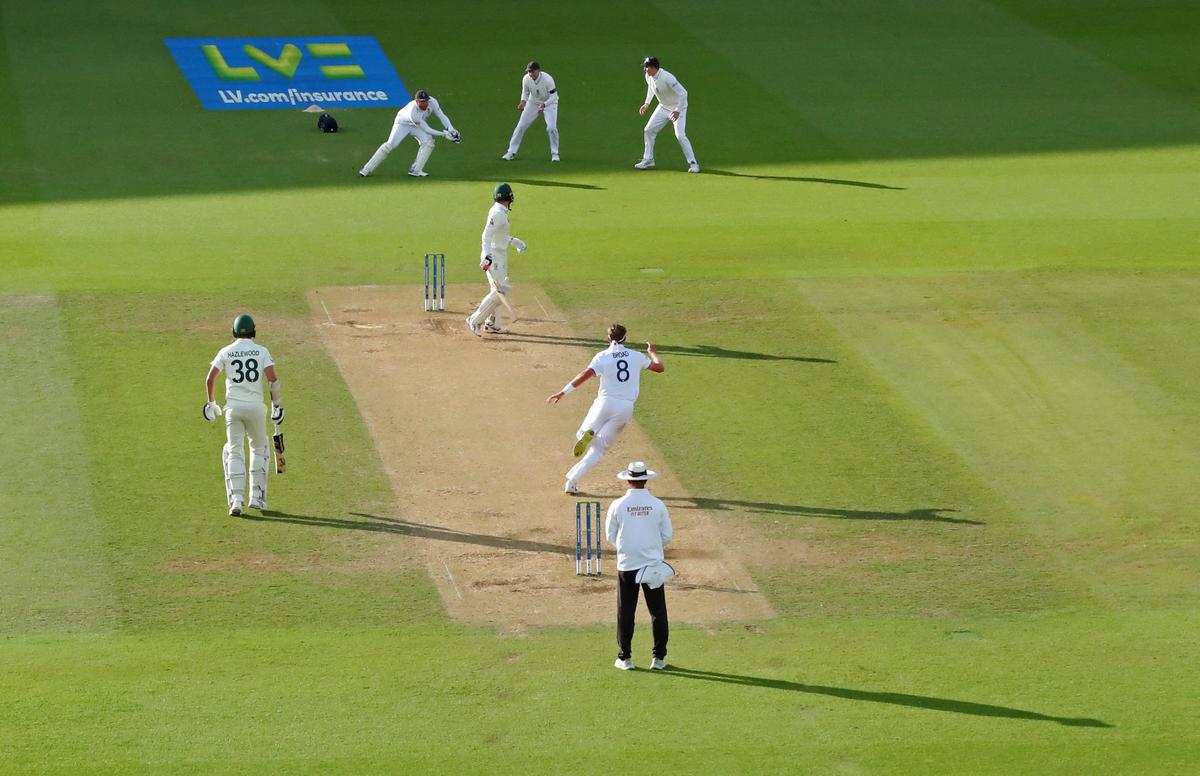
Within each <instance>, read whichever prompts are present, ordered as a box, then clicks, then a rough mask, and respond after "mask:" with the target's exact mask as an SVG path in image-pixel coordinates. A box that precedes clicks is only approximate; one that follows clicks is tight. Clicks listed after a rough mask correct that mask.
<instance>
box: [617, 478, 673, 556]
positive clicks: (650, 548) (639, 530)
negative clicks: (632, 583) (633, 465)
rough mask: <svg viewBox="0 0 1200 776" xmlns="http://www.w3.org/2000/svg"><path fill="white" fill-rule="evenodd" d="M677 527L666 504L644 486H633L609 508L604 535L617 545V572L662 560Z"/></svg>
mask: <svg viewBox="0 0 1200 776" xmlns="http://www.w3.org/2000/svg"><path fill="white" fill-rule="evenodd" d="M673 533H674V529H673V528H672V527H671V515H670V513H669V512H667V505H666V504H664V503H662V502H661V501H659V500H658V499H657V498H655V496H654V495H653V494H652V493H650V491H648V490H646V489H645V488H630V489H629V490H627V491H625V495H624V496H622V497H621V498H619V499H617V500H616V501H614V502H613V503H612V504H611V505H610V506H609V508H608V518H607V519H606V520H605V522H604V535H605V536H606V537H607V538H608V543H609V544H611V545H613V546H615V547H616V548H617V571H633V570H634V569H640V568H642V567H643V566H649V565H650V564H651V563H656V562H659V561H661V560H663V545H665V544H667V543H668V542H670V541H671V536H672V534H673Z"/></svg>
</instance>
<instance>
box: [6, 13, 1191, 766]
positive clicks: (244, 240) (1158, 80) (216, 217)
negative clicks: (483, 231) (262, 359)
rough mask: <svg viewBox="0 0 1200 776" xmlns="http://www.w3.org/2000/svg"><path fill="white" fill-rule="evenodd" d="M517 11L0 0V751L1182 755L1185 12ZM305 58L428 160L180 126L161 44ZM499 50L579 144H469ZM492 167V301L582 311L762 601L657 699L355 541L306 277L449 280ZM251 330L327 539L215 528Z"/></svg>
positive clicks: (580, 643) (487, 115)
mask: <svg viewBox="0 0 1200 776" xmlns="http://www.w3.org/2000/svg"><path fill="white" fill-rule="evenodd" d="M520 10H521V9H519V8H517V7H516V6H513V7H511V8H507V9H504V8H500V7H497V6H495V5H494V4H471V3H468V4H458V5H455V6H454V7H452V8H451V7H445V8H443V7H432V6H427V7H420V8H417V7H406V6H399V5H394V4H393V5H390V6H387V5H384V6H381V5H379V4H375V3H366V2H357V1H356V2H342V3H332V2H330V3H325V2H318V1H317V0H301V1H300V2H295V3H286V4H285V3H281V2H269V3H257V4H246V3H233V2H225V1H224V0H221V1H219V2H207V3H192V2H183V3H171V4H156V3H137V2H133V1H132V0H111V1H110V2H106V3H100V4H97V3H84V2H62V3H57V4H51V5H50V6H45V5H44V4H42V5H39V4H30V3H17V2H8V1H7V0H0V100H2V102H3V104H4V105H5V108H6V115H8V116H9V118H10V122H9V124H8V126H7V128H6V130H7V131H5V132H3V133H0V180H3V184H2V185H0V301H2V304H0V363H2V364H3V368H2V369H0V413H2V414H3V416H4V419H5V443H4V444H3V445H0V590H2V591H3V596H2V597H0V602H2V603H0V696H2V697H3V698H4V699H5V701H4V702H3V703H0V753H2V754H0V772H14V773H15V772H62V773H79V772H121V773H129V772H169V773H190V772H196V773H216V772H222V773H223V772H263V771H266V772H279V771H282V772H321V773H329V772H346V773H364V772H396V771H403V772H418V771H420V772H432V771H435V770H436V771H439V772H445V773H458V772H479V771H483V770H485V769H486V770H487V771H489V772H494V773H518V772H520V773H541V772H567V771H570V772H586V773H598V772H613V771H614V770H616V769H621V770H634V769H635V770H644V771H661V772H664V773H667V772H670V773H686V772H744V773H763V772H774V773H872V774H874V773H997V774H999V773H1063V774H1075V773H1184V772H1188V771H1189V769H1190V768H1191V767H1192V766H1188V765H1187V763H1189V762H1195V761H1197V759H1200V735H1198V734H1197V728H1196V725H1195V713H1194V709H1193V708H1192V705H1194V702H1193V699H1194V698H1195V697H1196V696H1197V694H1198V692H1200V676H1198V672H1197V669H1196V666H1195V663H1196V661H1195V659H1194V657H1193V654H1192V653H1194V651H1195V644H1196V643H1197V641H1198V640H1200V621H1198V618H1197V615H1196V612H1197V610H1198V605H1200V595H1198V591H1200V585H1198V584H1197V583H1198V582H1200V551H1198V545H1197V540H1196V532H1195V516H1196V515H1197V514H1198V513H1200V495H1197V493H1196V489H1195V487H1194V483H1195V481H1196V472H1197V471H1200V442H1198V441H1197V440H1200V420H1197V416H1196V413H1195V398H1194V397H1195V386H1196V385H1197V383H1198V382H1200V344H1198V343H1197V340H1196V337H1195V332H1196V331H1197V328H1198V326H1200V306H1198V305H1197V304H1196V299H1197V298H1198V296H1200V261H1198V260H1197V254H1196V247H1195V246H1196V245H1197V244H1200V208H1198V207H1197V204H1196V194H1195V192H1196V191H1197V190H1198V188H1200V102H1198V100H1197V98H1198V95H1200V91H1198V90H1200V87H1198V86H1197V84H1198V83H1200V80H1197V78H1196V75H1197V74H1198V73H1200V56H1198V55H1197V54H1196V52H1195V46H1194V45H1191V44H1192V40H1191V39H1192V38H1194V35H1189V34H1188V33H1189V31H1194V30H1195V29H1197V27H1198V25H1200V11H1198V10H1197V6H1196V5H1195V4H1194V3H1184V2H1157V3H1139V2H1124V3H1109V2H1101V1H1100V0H1053V2H1045V3H1043V2H1032V1H1026V0H995V1H994V2H982V1H980V2H969V1H967V0H950V1H949V2H944V3H936V4H932V3H885V2H880V1H879V0H856V1H852V2H838V3H833V2H802V3H794V4H784V3H769V2H765V1H764V0H748V1H747V2H742V3H738V4H736V5H728V4H718V3H709V2H702V3H684V2H678V1H677V0H656V2H653V3H648V4H647V3H632V2H614V3H609V4H605V5H604V6H603V7H600V6H598V5H594V4H591V3H587V4H584V3H570V2H569V3H565V4H560V5H559V6H556V7H555V8H554V9H553V13H550V14H549V16H548V18H546V19H544V20H543V22H544V23H542V24H540V25H539V24H533V25H530V24H529V23H528V22H527V21H526V20H524V19H523V17H522V16H521V14H520V13H519V12H520ZM531 26H532V28H533V29H530V27H531ZM518 29H519V31H520V32H519V34H518V32H517V30H518ZM338 34H367V35H375V36H376V37H377V38H378V39H379V41H380V42H381V44H382V45H383V47H384V48H385V50H386V51H387V52H388V54H389V56H390V58H391V59H392V62H393V63H394V64H395V65H396V67H397V69H398V71H399V72H400V73H401V75H402V76H403V78H404V79H405V82H406V83H407V85H408V86H409V87H410V88H417V87H424V88H427V89H429V90H430V91H431V92H432V93H433V94H434V95H435V96H437V97H439V98H440V99H441V100H442V102H443V105H444V107H445V109H446V111H447V112H448V113H449V114H450V116H451V117H452V118H453V119H454V122H455V124H456V125H457V127H458V128H459V129H461V130H462V131H463V134H464V136H465V138H466V139H465V142H464V143H463V144H462V145H461V146H450V145H449V144H445V143H443V144H440V145H439V147H438V149H437V151H436V152H435V154H434V156H433V159H432V161H431V162H430V165H429V170H430V172H431V173H432V177H430V178H428V179H425V180H421V181H416V180H413V179H410V178H408V177H407V176H406V175H404V170H405V168H406V167H407V164H408V162H409V161H410V159H411V155H412V153H413V146H411V145H406V146H402V147H401V148H400V149H399V150H398V151H396V152H395V153H394V154H393V156H392V157H391V158H389V159H388V160H387V162H385V164H384V165H383V166H382V167H381V168H380V170H379V171H378V173H377V174H376V176H375V177H373V178H371V179H367V180H360V179H358V178H357V176H356V175H355V172H356V171H357V169H358V168H359V166H361V164H362V163H363V162H364V161H365V160H366V158H367V157H369V156H370V154H371V153H372V152H373V150H374V149H375V148H376V147H377V146H378V144H379V143H380V142H381V141H382V140H383V139H384V138H385V136H386V133H387V130H388V128H389V126H390V122H391V115H392V114H391V111H389V110H384V109H380V110H358V111H336V114H337V116H338V119H339V121H340V122H341V124H342V129H343V131H341V132H339V133H338V134H336V135H323V134H321V133H319V132H317V130H316V128H315V121H316V119H315V117H314V116H312V115H310V114H301V113H298V112H287V111H246V112H241V113H238V112H215V111H214V112H206V111H204V110H202V109H201V108H200V106H199V104H198V102H197V100H196V98H195V97H194V95H193V94H192V92H191V90H190V88H189V87H188V86H187V84H186V82H185V81H184V79H183V77H182V76H181V75H180V74H179V72H178V71H177V69H176V67H175V65H174V63H173V61H172V60H171V58H170V56H169V54H168V52H167V50H166V48H165V46H164V45H163V43H162V39H163V38H166V37H188V36H200V35H227V36H240V35H263V36H267V35H272V36H282V35H338ZM650 53H653V54H657V55H658V56H659V57H660V58H662V60H663V63H664V65H665V66H666V67H667V68H668V69H670V70H672V71H673V72H675V73H676V74H677V75H679V77H680V78H681V80H682V81H683V82H684V84H685V85H686V86H687V87H688V89H689V91H690V102H691V111H690V117H689V126H688V131H689V135H690V136H691V139H692V141H693V143H694V145H695V147H696V151H697V154H698V156H699V159H700V162H701V164H702V165H703V166H704V168H705V174H703V175H699V176H694V175H687V174H685V173H683V169H684V165H683V163H682V159H681V158H680V156H679V153H678V147H677V146H676V145H675V141H674V139H673V138H672V137H670V136H669V134H664V135H662V136H660V140H659V152H658V161H659V169H658V170H655V171H653V172H647V173H641V172H637V171H635V170H633V169H632V168H631V165H632V163H633V161H635V160H636V159H637V157H638V156H639V154H640V148H641V131H640V130H641V125H642V121H641V119H640V118H639V116H638V115H637V107H638V105H639V104H640V103H641V100H642V97H643V94H644V85H643V82H642V80H641V75H640V71H639V68H638V63H639V61H640V59H641V58H642V57H643V56H645V55H647V54H650ZM531 58H537V59H538V60H540V61H541V62H542V64H543V66H544V67H545V68H546V70H547V72H550V73H552V74H553V75H554V76H555V77H556V78H557V79H558V82H559V86H560V91H561V93H562V95H563V97H562V99H563V102H562V109H561V119H560V124H561V129H562V135H563V158H564V161H563V163H562V164H560V165H552V164H551V163H549V162H548V161H546V160H545V157H546V156H547V152H546V140H545V135H544V132H543V131H542V130H541V128H540V127H539V126H535V127H534V128H533V129H532V130H531V131H530V132H529V134H528V135H527V137H526V140H525V145H524V147H523V149H522V155H521V159H520V160H519V161H517V162H514V163H511V164H506V163H503V162H501V161H499V158H498V157H499V156H500V154H501V153H502V152H503V150H504V144H505V142H506V141H507V138H508V135H509V133H510V132H511V130H512V125H513V122H514V121H515V119H516V113H515V111H514V110H513V108H514V107H515V103H516V100H517V97H518V79H519V76H520V74H521V69H522V67H523V65H524V63H525V62H526V61H528V60H529V59H531ZM500 180H508V181H510V182H511V183H512V184H513V186H514V188H515V189H516V191H517V197H518V199H517V203H516V208H515V209H514V212H513V215H512V220H513V223H514V230H513V231H514V233H515V234H519V235H520V236H521V237H523V238H524V239H526V240H527V241H528V242H529V244H530V246H531V250H530V251H529V252H528V253H526V254H524V255H522V256H519V257H516V258H514V260H513V261H512V268H513V274H514V279H515V282H516V284H517V287H518V293H519V289H520V288H521V285H522V284H524V283H531V282H537V283H540V284H541V285H542V287H543V288H545V289H546V291H547V293H548V294H550V295H551V297H552V298H553V301H554V302H555V303H556V304H557V305H558V306H559V307H560V309H562V310H564V311H565V312H566V314H567V315H568V317H569V322H570V324H571V327H572V329H573V330H574V332H575V333H576V335H577V336H576V337H575V338H573V339H568V340H564V341H562V343H561V344H562V346H563V347H564V348H570V349H573V350H574V351H576V352H577V354H578V357H579V359H580V363H583V361H582V359H583V357H584V354H585V353H587V352H588V351H590V350H594V349H595V348H596V347H598V345H599V339H600V338H601V336H602V332H603V329H604V326H605V325H607V324H608V323H609V322H611V321H612V320H622V321H624V322H626V323H627V324H628V325H629V326H630V330H631V336H632V337H633V339H635V340H639V341H641V340H645V339H650V338H653V339H654V340H655V341H656V342H658V343H660V349H661V352H662V354H663V357H664V359H666V361H667V363H668V367H669V371H668V374H667V375H666V376H665V377H664V378H663V379H656V380H655V381H653V384H652V385H648V386H647V390H646V392H645V394H644V396H643V398H642V400H641V402H640V404H639V411H638V414H639V420H640V422H641V423H642V425H643V426H644V428H645V429H646V431H647V432H648V433H649V435H650V437H651V438H652V439H653V441H654V442H655V444H656V445H657V446H658V449H659V450H661V451H662V453H663V454H664V455H665V456H666V457H667V459H668V462H669V464H670V465H671V468H672V469H673V470H674V471H675V472H677V473H678V474H679V476H680V479H681V481H682V483H683V484H684V485H685V486H686V488H687V489H688V491H689V494H690V497H689V499H688V500H687V501H686V503H675V504H674V506H676V507H678V508H687V507H689V506H691V505H692V504H695V505H699V506H701V507H703V508H704V509H706V510H708V511H709V512H710V513H711V514H713V515H714V516H715V517H716V518H717V519H718V520H719V522H720V525H721V528H722V531H723V532H724V535H725V536H727V537H729V540H730V541H731V542H737V543H743V542H744V543H746V544H747V545H748V546H754V547H758V548H763V549H762V551H761V554H756V555H755V556H753V557H747V558H745V559H744V560H745V563H746V565H747V567H748V569H749V570H750V572H751V574H752V576H753V578H754V580H755V582H756V584H757V585H758V586H759V587H760V588H761V589H762V590H763V591H764V592H765V593H766V594H767V596H768V598H769V600H770V602H771V604H772V605H773V607H774V608H775V610H776V611H777V612H778V617H777V618H775V619H773V620H770V621H766V622H755V623H731V624H728V625H723V626H720V627H714V628H695V627H692V628H689V627H682V626H680V627H677V628H675V629H674V630H673V633H672V647H671V662H672V663H673V664H674V665H675V666H676V669H677V670H675V671H672V672H668V673H666V674H663V675H654V674H650V673H649V672H645V671H637V672H634V673H632V674H625V673H618V672H616V671H614V670H613V669H612V668H611V667H610V665H611V658H612V652H613V648H612V634H611V630H610V629H609V628H591V627H570V626H563V627H557V628H540V629H532V630H527V631H520V632H516V633H510V632H507V631H505V632H501V633H497V632H495V631H493V630H490V629H483V628H475V627H468V626H463V625H458V624H454V623H451V622H449V620H448V619H447V618H446V616H445V614H444V612H443V610H442V608H441V605H440V602H439V600H438V597H437V593H436V591H435V589H434V586H433V584H432V582H431V581H430V580H429V578H428V577H427V576H426V574H425V572H424V570H423V569H421V568H415V567H411V566H409V565H406V564H405V563H404V562H403V561H402V560H401V559H395V560H394V561H393V562H391V563H387V564H383V563H378V562H372V563H366V562H363V559H364V558H371V557H372V553H373V552H376V550H375V549H374V548H375V547H376V543H375V541H374V540H375V538H376V532H377V531H378V526H376V525H373V524H372V523H371V522H369V521H368V520H366V519H365V518H364V517H363V515H370V514H387V513H392V512H395V511H397V510H398V511H400V512H403V511H404V510H405V505H403V504H400V505H395V506H393V505H391V498H392V494H391V489H390V486H389V484H388V480H387V476H386V473H385V472H384V470H383V467H382V464H381V462H380V461H379V458H378V456H377V455H376V453H375V451H374V449H373V447H372V445H371V441H370V436H369V434H368V430H367V428H366V426H365V424H364V422H363V420H362V418H361V416H360V414H359V408H358V407H357V406H356V405H355V403H354V400H353V398H352V397H351V395H350V393H349V391H348V389H347V387H346V385H345V383H344V382H343V381H342V378H341V376H340V374H339V372H338V370H337V368H336V367H335V365H334V363H333V361H332V360H331V359H330V358H329V356H328V355H327V354H326V353H325V352H324V350H323V348H322V344H321V341H320V338H319V336H318V333H317V331H316V330H315V328H314V327H313V326H312V325H311V323H310V313H309V308H308V304H307V302H306V293H307V292H308V291H309V290H310V289H312V288H316V287H321V286H329V285H341V284H368V283H369V284H387V285H391V284H414V287H415V283H416V282H417V281H419V279H420V271H421V269H420V261H421V255H422V254H424V253H425V252H427V251H431V250H436V251H442V252H445V253H446V254H447V264H448V267H449V273H450V280H451V281H452V282H468V281H472V280H474V279H475V278H476V275H475V272H476V270H475V266H476V263H475V262H476V256H477V251H478V234H479V228H480V226H481V219H482V216H483V214H484V212H485V210H486V208H487V206H488V205H489V196H490V191H491V188H492V186H493V185H494V184H495V183H496V182H498V181H500ZM417 293H419V291H418V292H417ZM414 298H415V294H414ZM244 310H249V311H251V312H252V313H253V314H254V316H255V318H256V320H257V321H258V324H259V329H260V332H261V333H262V335H263V337H262V339H263V341H264V342H265V343H266V344H268V345H269V346H270V347H271V349H272V352H274V353H276V354H277V357H278V358H279V363H280V371H281V375H282V378H283V380H284V382H285V386H286V391H287V394H286V404H287V407H288V417H289V421H288V426H287V429H288V435H289V436H288V439H289V447H290V448H293V449H295V450H296V454H295V456H294V462H293V463H292V465H291V467H290V470H289V473H288V475H287V477H286V480H285V481H282V482H281V481H279V480H275V481H274V488H275V489H274V491H273V493H272V498H271V502H272V507H273V508H275V509H278V510H281V511H282V512H284V513H287V514H290V515H295V516H303V517H306V518H314V519H307V520H296V521H293V522H287V521H260V520H254V521H250V520H247V521H235V520H232V519H230V518H228V517H226V516H225V515H224V510H223V497H222V496H223V494H222V491H221V480H220V463H219V459H218V454H219V449H220V440H219V436H220V434H219V432H217V431H215V429H214V428H213V427H211V426H206V425H204V424H203V423H201V422H200V419H199V409H200V403H201V399H202V393H201V382H202V378H203V375H204V372H205V369H206V367H207V364H208V362H209V360H210V359H211V357H212V355H213V353H215V351H216V350H217V348H219V347H220V346H221V345H222V344H223V343H224V342H225V340H226V338H227V334H228V325H229V321H230V320H231V319H232V317H233V316H234V315H235V314H236V313H238V312H241V311H244ZM518 336H519V335H518ZM415 368H419V365H415ZM553 387H555V386H549V387H548V390H549V389H552V388H553ZM346 462H353V464H354V466H347V465H346ZM464 476H469V473H464ZM681 502H682V500H681ZM389 510H390V512H389ZM411 517H419V515H418V516H411ZM564 525H565V522H564ZM372 559H373V560H376V561H377V560H378V558H372ZM636 648H637V649H638V650H639V654H637V655H636V656H635V657H637V658H638V659H640V660H642V661H643V662H644V660H645V655H644V654H642V653H644V652H645V651H646V650H647V649H648V644H646V643H645V634H642V637H641V638H640V639H639V640H638V642H636Z"/></svg>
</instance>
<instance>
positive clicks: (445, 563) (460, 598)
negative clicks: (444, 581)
mask: <svg viewBox="0 0 1200 776" xmlns="http://www.w3.org/2000/svg"><path fill="white" fill-rule="evenodd" d="M442 566H443V567H445V569H446V576H448V577H450V586H451V587H453V588H454V592H455V593H456V594H457V595H458V600H460V601H461V600H462V593H460V592H459V590H458V585H456V584H454V575H453V574H451V573H450V564H449V563H447V562H446V559H445V558H442Z"/></svg>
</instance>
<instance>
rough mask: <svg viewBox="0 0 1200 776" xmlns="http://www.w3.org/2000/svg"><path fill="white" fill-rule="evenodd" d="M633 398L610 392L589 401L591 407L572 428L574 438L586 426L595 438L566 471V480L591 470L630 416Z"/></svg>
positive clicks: (583, 430)
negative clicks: (619, 396)
mask: <svg viewBox="0 0 1200 776" xmlns="http://www.w3.org/2000/svg"><path fill="white" fill-rule="evenodd" d="M633 404H634V403H633V402H632V401H629V400H628V399H615V398H613V397H612V396H597V397H596V400H595V401H594V402H592V406H591V409H589V410H588V413H587V415H586V416H585V417H584V419H583V423H581V424H580V425H579V430H578V431H576V432H575V439H577V440H578V439H582V438H583V433H584V432H585V431H587V430H588V429H591V430H592V431H594V432H596V438H595V439H593V440H592V443H591V444H590V445H588V449H587V452H586V453H584V454H583V457H582V458H580V459H579V461H578V462H577V463H576V464H575V465H574V466H572V467H571V468H570V470H569V471H568V472H567V482H574V483H578V482H579V480H580V479H582V478H583V475H585V474H587V473H588V472H589V471H591V469H592V467H593V466H595V465H596V464H597V463H599V462H600V459H601V458H602V457H604V454H605V453H606V452H608V448H610V447H612V446H613V443H614V442H616V441H617V437H618V436H620V435H621V431H622V430H623V429H624V428H625V426H627V425H629V421H630V420H632V419H633Z"/></svg>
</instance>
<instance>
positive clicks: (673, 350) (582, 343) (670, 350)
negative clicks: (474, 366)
mask: <svg viewBox="0 0 1200 776" xmlns="http://www.w3.org/2000/svg"><path fill="white" fill-rule="evenodd" d="M504 341H505V342H509V341H513V342H529V343H533V344H541V345H566V346H568V347H578V348H589V349H604V348H607V347H608V344H609V343H608V340H604V339H599V338H596V337H554V336H551V335H549V334H510V335H507V336H505V337H504ZM654 346H655V347H656V348H658V352H659V353H662V354H663V355H670V356H697V357H701V358H737V359H746V360H748V361H799V362H804V363H807V364H836V363H837V361H834V360H833V359H830V358H816V357H814V356H779V355H775V354H773V353H754V352H752V351H748V350H730V349H728V348H722V347H720V346H717V345H661V344H659V343H657V342H656V343H654Z"/></svg>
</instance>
